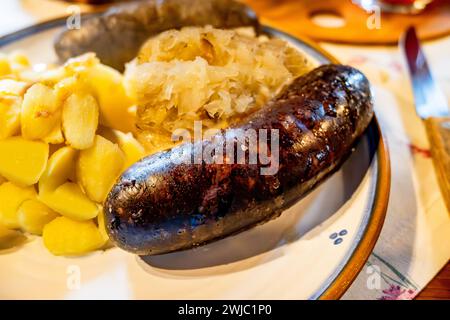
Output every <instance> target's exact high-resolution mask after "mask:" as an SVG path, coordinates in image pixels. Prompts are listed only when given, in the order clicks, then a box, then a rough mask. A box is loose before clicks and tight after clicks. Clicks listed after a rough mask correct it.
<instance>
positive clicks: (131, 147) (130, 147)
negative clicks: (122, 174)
mask: <svg viewBox="0 0 450 320" xmlns="http://www.w3.org/2000/svg"><path fill="white" fill-rule="evenodd" d="M99 134H100V135H102V136H103V137H105V138H106V139H108V140H110V141H112V142H114V143H117V144H118V145H119V147H120V150H122V151H123V153H124V155H125V164H124V168H123V170H122V171H125V169H127V168H128V167H129V166H131V165H132V164H133V163H135V162H137V161H138V160H140V159H142V158H143V157H144V156H145V155H146V153H145V149H144V147H143V146H142V145H141V144H140V143H139V141H137V140H136V138H134V136H133V134H132V133H131V132H129V133H123V132H122V131H119V130H114V129H110V128H105V127H102V128H101V129H100V130H99Z"/></svg>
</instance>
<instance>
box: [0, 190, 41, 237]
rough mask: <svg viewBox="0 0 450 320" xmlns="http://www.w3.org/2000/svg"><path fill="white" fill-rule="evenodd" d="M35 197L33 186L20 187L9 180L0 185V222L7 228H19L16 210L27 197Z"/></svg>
mask: <svg viewBox="0 0 450 320" xmlns="http://www.w3.org/2000/svg"><path fill="white" fill-rule="evenodd" d="M35 198H36V191H35V190H34V187H26V188H21V187H19V186H16V185H15V184H13V183H11V182H5V183H3V184H2V185H0V204H1V205H0V224H2V225H4V226H5V227H7V228H11V229H14V228H19V227H20V224H19V217H18V214H17V210H18V209H19V207H20V205H21V204H22V203H23V202H24V201H25V200H29V199H35Z"/></svg>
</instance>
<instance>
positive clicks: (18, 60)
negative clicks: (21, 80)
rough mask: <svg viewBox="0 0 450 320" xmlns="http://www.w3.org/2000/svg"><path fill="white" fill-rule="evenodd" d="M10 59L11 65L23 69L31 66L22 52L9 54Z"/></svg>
mask: <svg viewBox="0 0 450 320" xmlns="http://www.w3.org/2000/svg"><path fill="white" fill-rule="evenodd" d="M8 58H9V61H10V63H11V64H18V65H21V66H23V67H29V66H30V60H29V59H28V57H27V56H26V55H25V53H24V52H22V51H13V52H11V53H10V54H9V57H8Z"/></svg>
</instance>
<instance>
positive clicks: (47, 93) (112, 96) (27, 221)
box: [0, 53, 145, 255]
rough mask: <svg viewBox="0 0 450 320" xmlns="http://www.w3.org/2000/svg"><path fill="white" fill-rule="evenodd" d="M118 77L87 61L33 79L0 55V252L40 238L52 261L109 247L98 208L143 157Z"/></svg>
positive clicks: (17, 62) (21, 61)
mask: <svg viewBox="0 0 450 320" xmlns="http://www.w3.org/2000/svg"><path fill="white" fill-rule="evenodd" d="M132 110H133V108H132V101H131V100H130V98H128V97H127V95H126V94H125V90H124V87H123V79H122V75H121V74H120V73H118V72H117V71H115V70H113V69H111V68H109V67H107V66H104V65H101V64H100V63H99V61H98V60H97V59H96V58H95V56H94V55H92V54H87V55H83V56H80V57H78V58H75V59H72V60H69V61H68V62H67V63H66V64H65V65H64V66H62V67H57V68H49V69H46V70H44V71H41V72H35V71H33V69H32V68H31V67H30V64H29V62H28V60H27V59H26V57H25V56H23V55H21V54H18V53H14V54H11V55H9V56H5V55H0V250H1V249H5V248H10V247H11V246H13V245H17V244H18V243H21V241H19V240H22V239H23V238H24V237H23V233H21V232H19V230H22V231H23V232H25V233H29V234H34V235H42V236H43V240H44V244H45V246H46V247H47V249H48V250H49V251H50V252H52V253H53V254H55V255H78V254H85V253H87V252H90V251H92V250H96V249H100V248H103V247H104V246H105V244H106V243H107V242H108V235H107V233H106V229H105V226H104V217H103V213H102V203H103V201H104V200H105V198H106V196H107V194H108V192H109V190H110V188H111V186H112V185H113V184H114V181H115V180H116V178H117V177H118V176H119V175H120V174H121V173H122V172H123V171H124V170H125V169H126V168H127V167H128V166H130V165H131V164H133V163H134V162H136V161H137V160H139V159H140V158H142V157H143V156H144V155H145V150H144V148H143V147H142V146H141V145H140V143H139V142H138V141H137V140H136V139H135V138H134V136H133V129H134V114H133V112H132Z"/></svg>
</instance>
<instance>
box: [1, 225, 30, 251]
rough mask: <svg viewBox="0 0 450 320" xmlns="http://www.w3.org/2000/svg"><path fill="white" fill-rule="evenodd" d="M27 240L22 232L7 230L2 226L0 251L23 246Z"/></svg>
mask: <svg viewBox="0 0 450 320" xmlns="http://www.w3.org/2000/svg"><path fill="white" fill-rule="evenodd" d="M26 239H27V238H26V237H25V236H24V235H23V234H22V232H20V231H17V230H10V229H7V228H6V227H5V226H2V225H0V250H5V249H10V248H13V247H16V246H18V245H20V244H22V243H23V242H24V241H25V240H26Z"/></svg>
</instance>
